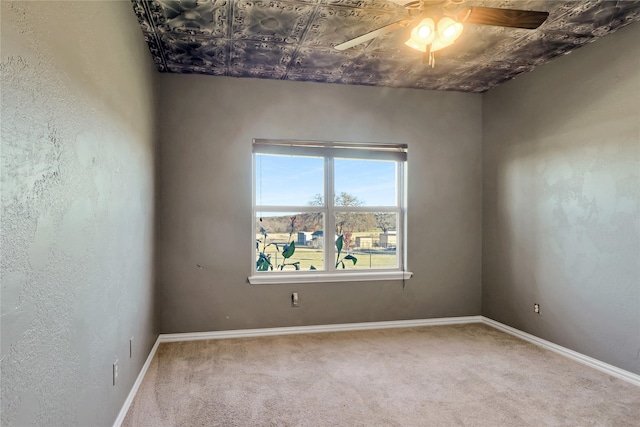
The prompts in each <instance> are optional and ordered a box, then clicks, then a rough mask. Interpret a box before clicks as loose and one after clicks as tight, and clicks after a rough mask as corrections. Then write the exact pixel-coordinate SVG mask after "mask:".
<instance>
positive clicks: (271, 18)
mask: <svg viewBox="0 0 640 427" xmlns="http://www.w3.org/2000/svg"><path fill="white" fill-rule="evenodd" d="M315 7H316V6H314V5H313V4H307V3H302V2H297V3H294V2H284V1H260V0H258V1H248V0H240V1H237V2H236V3H234V7H233V29H232V37H233V38H234V39H236V40H259V41H265V42H266V41H270V42H277V43H299V42H300V40H301V38H302V35H303V33H304V31H305V28H306V27H307V25H308V24H309V20H310V18H311V14H312V13H313V11H314V8H315Z"/></svg>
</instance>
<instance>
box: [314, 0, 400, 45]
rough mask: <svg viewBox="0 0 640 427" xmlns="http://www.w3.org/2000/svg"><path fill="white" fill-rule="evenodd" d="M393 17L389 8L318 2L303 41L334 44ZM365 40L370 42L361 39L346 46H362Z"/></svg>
mask: <svg viewBox="0 0 640 427" xmlns="http://www.w3.org/2000/svg"><path fill="white" fill-rule="evenodd" d="M396 18H397V15H396V14H394V13H390V12H383V11H377V10H376V11H371V10H368V9H351V8H346V7H333V6H319V7H318V11H317V12H316V17H315V19H314V21H313V23H312V24H311V25H310V26H309V29H308V30H307V34H306V36H305V39H304V40H303V42H302V45H304V46H327V47H334V46H336V45H339V44H340V43H343V42H345V41H347V40H350V39H352V38H354V37H358V36H360V35H362V34H365V33H368V32H370V31H373V30H375V29H377V28H380V27H383V26H385V25H387V24H390V23H392V22H394V21H396V20H397V19H396ZM398 19H399V18H398ZM367 44H369V42H366V43H361V44H359V45H357V46H355V47H353V48H351V49H349V50H351V51H353V50H362V49H364V48H365V47H366V46H367Z"/></svg>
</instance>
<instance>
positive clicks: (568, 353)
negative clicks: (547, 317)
mask: <svg viewBox="0 0 640 427" xmlns="http://www.w3.org/2000/svg"><path fill="white" fill-rule="evenodd" d="M480 317H481V318H482V323H484V324H486V325H489V326H491V327H493V328H496V329H498V330H500V331H502V332H506V333H508V334H510V335H513V336H515V337H518V338H520V339H522V340H525V341H528V342H530V343H532V344H535V345H538V346H540V347H543V348H545V349H547V350H551V351H553V352H554V353H558V354H560V355H562V356H565V357H568V358H569V359H572V360H575V361H577V362H580V363H582V364H583V365H587V366H590V367H592V368H594V369H597V370H599V371H601V372H604V373H606V374H609V375H611V376H613V377H616V378H619V379H621V380H624V381H627V382H630V383H631V384H634V385H637V386H639V387H640V375H637V374H634V373H633V372H629V371H625V370H624V369H620V368H618V367H616V366H613V365H609V364H608V363H604V362H602V361H600V360H598V359H594V358H593V357H589V356H586V355H584V354H582V353H578V352H577V351H573V350H570V349H568V348H566V347H562V346H560V345H558V344H554V343H552V342H551V341H547V340H543V339H542V338H538V337H536V336H535V335H531V334H528V333H526V332H522V331H521V330H519V329H516V328H512V327H511V326H507V325H505V324H503V323H500V322H497V321H495V320H493V319H489V318H488V317H484V316H480Z"/></svg>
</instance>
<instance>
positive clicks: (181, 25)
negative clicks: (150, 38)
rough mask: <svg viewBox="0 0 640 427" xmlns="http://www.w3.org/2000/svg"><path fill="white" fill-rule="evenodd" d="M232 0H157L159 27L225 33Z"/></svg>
mask: <svg viewBox="0 0 640 427" xmlns="http://www.w3.org/2000/svg"><path fill="white" fill-rule="evenodd" d="M230 1H231V0H197V1H196V0H186V1H185V0H183V1H179V0H154V1H153V2H152V4H153V5H157V6H158V7H159V10H156V11H155V12H154V13H153V16H154V22H155V25H156V27H157V28H158V31H160V32H173V33H178V34H188V35H206V36H210V37H226V35H227V27H228V22H229V17H228V11H229V4H230V3H229V2H230Z"/></svg>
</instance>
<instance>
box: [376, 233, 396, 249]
mask: <svg viewBox="0 0 640 427" xmlns="http://www.w3.org/2000/svg"><path fill="white" fill-rule="evenodd" d="M397 242H398V236H397V234H396V232H395V230H393V231H387V232H386V233H381V234H380V246H381V247H383V248H388V247H390V246H396V244H397Z"/></svg>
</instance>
